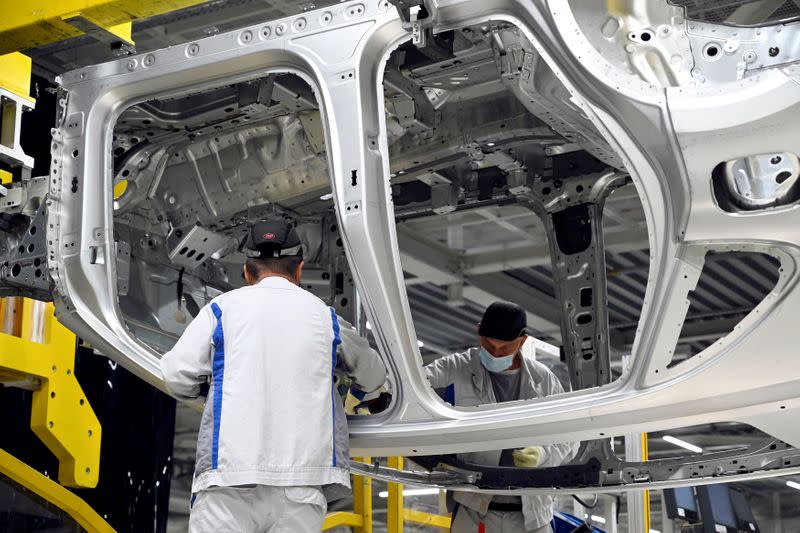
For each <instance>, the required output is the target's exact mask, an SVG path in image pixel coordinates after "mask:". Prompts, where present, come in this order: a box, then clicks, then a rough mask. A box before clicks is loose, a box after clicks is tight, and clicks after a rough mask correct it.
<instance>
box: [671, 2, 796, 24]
mask: <svg viewBox="0 0 800 533" xmlns="http://www.w3.org/2000/svg"><path fill="white" fill-rule="evenodd" d="M668 1H669V3H670V4H672V5H674V6H678V7H683V8H686V18H688V19H691V20H699V21H703V22H713V23H716V24H729V25H732V26H762V25H769V24H777V23H781V22H790V21H795V20H800V0H786V1H785V2H783V3H782V4H778V3H777V2H768V1H764V0H722V1H720V0H668Z"/></svg>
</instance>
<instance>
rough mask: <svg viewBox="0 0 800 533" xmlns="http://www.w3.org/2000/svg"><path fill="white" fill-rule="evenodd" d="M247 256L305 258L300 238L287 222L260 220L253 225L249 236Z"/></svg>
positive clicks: (246, 246)
mask: <svg viewBox="0 0 800 533" xmlns="http://www.w3.org/2000/svg"><path fill="white" fill-rule="evenodd" d="M245 254H246V255H247V256H248V257H257V258H268V257H286V256H291V255H295V256H300V257H302V256H303V245H302V243H301V242H300V236H299V235H298V234H297V230H295V229H294V226H292V225H291V224H290V223H289V222H287V221H285V220H280V219H276V220H260V221H258V222H255V223H253V225H252V226H251V227H250V231H249V232H248V234H247V241H246V242H245Z"/></svg>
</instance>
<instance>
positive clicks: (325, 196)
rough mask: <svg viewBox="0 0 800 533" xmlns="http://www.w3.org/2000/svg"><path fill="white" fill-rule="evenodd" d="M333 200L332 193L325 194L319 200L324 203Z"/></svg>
mask: <svg viewBox="0 0 800 533" xmlns="http://www.w3.org/2000/svg"><path fill="white" fill-rule="evenodd" d="M331 198H333V193H332V192H329V193H328V194H323V195H322V196H320V197H319V199H320V200H322V201H323V202H324V201H327V200H330V199H331Z"/></svg>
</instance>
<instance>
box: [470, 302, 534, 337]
mask: <svg viewBox="0 0 800 533" xmlns="http://www.w3.org/2000/svg"><path fill="white" fill-rule="evenodd" d="M527 326H528V320H527V318H526V315H525V311H524V310H523V309H522V308H521V307H520V306H518V305H517V304H512V303H511V302H495V303H493V304H492V305H490V306H489V307H487V308H486V311H484V313H483V318H482V319H481V325H480V327H479V328H478V335H480V336H481V337H489V338H491V339H497V340H501V341H513V340H514V339H517V338H519V337H521V336H523V335H524V334H525V328H526V327H527Z"/></svg>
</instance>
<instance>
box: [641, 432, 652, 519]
mask: <svg viewBox="0 0 800 533" xmlns="http://www.w3.org/2000/svg"><path fill="white" fill-rule="evenodd" d="M649 454H650V450H649V448H648V442H647V433H642V461H647V459H648V456H649ZM643 494H644V496H643V498H642V499H643V500H644V531H645V533H649V532H650V491H649V490H646V491H644V492H643Z"/></svg>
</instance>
